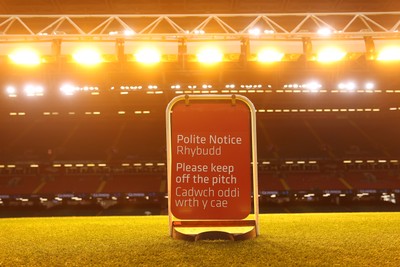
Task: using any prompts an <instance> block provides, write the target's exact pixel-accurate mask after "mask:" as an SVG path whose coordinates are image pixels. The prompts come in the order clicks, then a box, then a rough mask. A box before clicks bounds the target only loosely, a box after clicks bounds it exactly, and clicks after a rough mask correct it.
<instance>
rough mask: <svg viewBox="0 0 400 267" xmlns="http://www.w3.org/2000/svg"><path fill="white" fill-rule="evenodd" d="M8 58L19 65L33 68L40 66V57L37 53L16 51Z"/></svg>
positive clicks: (23, 50) (25, 50)
mask: <svg viewBox="0 0 400 267" xmlns="http://www.w3.org/2000/svg"><path fill="white" fill-rule="evenodd" d="M9 58H10V59H11V60H12V61H13V62H14V63H15V64H19V65H28V66H34V65H38V64H40V56H39V54H38V53H37V52H35V51H33V50H29V49H21V50H17V51H15V52H13V53H11V54H10V55H9Z"/></svg>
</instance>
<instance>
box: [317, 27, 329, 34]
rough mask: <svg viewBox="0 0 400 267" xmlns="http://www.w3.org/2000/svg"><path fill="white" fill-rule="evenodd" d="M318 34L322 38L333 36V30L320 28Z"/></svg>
mask: <svg viewBox="0 0 400 267" xmlns="http://www.w3.org/2000/svg"><path fill="white" fill-rule="evenodd" d="M317 33H318V35H321V36H330V35H331V34H332V30H331V29H329V28H320V29H318V31H317Z"/></svg>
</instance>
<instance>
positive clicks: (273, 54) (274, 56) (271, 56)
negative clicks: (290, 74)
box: [257, 49, 284, 62]
mask: <svg viewBox="0 0 400 267" xmlns="http://www.w3.org/2000/svg"><path fill="white" fill-rule="evenodd" d="M283 56H284V54H283V53H281V52H279V51H276V50H275V49H265V50H261V51H260V52H259V53H258V54H257V61H259V62H276V61H281V60H282V58H283Z"/></svg>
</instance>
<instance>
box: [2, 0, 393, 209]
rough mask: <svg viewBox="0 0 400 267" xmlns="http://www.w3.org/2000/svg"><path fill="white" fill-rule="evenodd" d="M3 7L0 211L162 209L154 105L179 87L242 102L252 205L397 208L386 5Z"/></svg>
mask: <svg viewBox="0 0 400 267" xmlns="http://www.w3.org/2000/svg"><path fill="white" fill-rule="evenodd" d="M9 2H12V1H9ZM15 2H21V3H22V4H21V3H19V4H20V5H17V4H12V3H7V4H2V5H0V11H2V14H3V15H0V70H1V72H2V75H1V76H0V89H1V93H0V133H1V135H0V136H1V138H0V207H3V208H5V207H23V206H40V207H48V208H52V207H54V206H59V205H63V204H68V205H72V206H74V205H75V206H76V205H92V204H93V203H94V204H96V205H100V206H101V207H103V208H109V207H110V206H115V205H122V206H123V205H127V204H129V203H130V204H132V203H133V205H136V206H137V207H139V208H138V209H139V210H142V208H143V207H144V208H143V209H145V210H152V212H159V213H160V212H161V213H162V212H165V208H166V206H165V205H166V200H165V199H166V197H167V194H166V191H167V190H166V189H167V177H166V140H165V139H166V137H165V107H166V106H167V104H168V102H169V101H170V100H171V99H172V98H173V97H175V96H177V95H182V94H242V95H245V96H246V97H248V98H249V99H250V100H251V101H252V102H253V103H254V105H255V108H256V111H257V140H258V146H257V148H258V160H259V162H258V168H259V189H260V190H259V194H260V198H261V205H265V206H267V207H268V206H271V205H280V204H282V203H283V204H285V205H286V204H287V203H298V202H299V203H300V202H301V203H303V202H308V203H311V202H319V203H331V204H335V205H339V204H341V203H354V202H360V201H363V200H365V199H368V200H372V201H373V203H382V202H385V203H390V204H393V205H397V206H398V204H399V203H400V165H399V161H400V140H399V138H398V137H399V136H400V126H399V121H400V77H399V75H398V69H399V68H400V36H399V33H398V30H399V27H400V12H394V11H393V10H399V9H398V8H399V7H400V5H399V3H398V2H397V1H394V0H393V1H382V3H383V4H379V5H378V6H377V5H376V3H375V4H374V3H373V2H375V1H365V4H364V6H361V7H360V6H357V7H355V6H351V5H349V4H348V3H347V1H339V0H338V1H320V5H319V6H317V5H314V4H312V5H311V2H310V1H268V3H266V2H265V1H264V2H265V3H264V2H263V1H261V3H260V1H234V0H232V1H223V2H224V3H225V4H224V5H223V4H217V3H211V2H208V1H205V2H204V3H203V4H200V1H193V2H192V1H170V2H171V5H172V6H170V7H168V6H166V5H164V1H153V2H157V5H156V7H155V9H153V8H152V9H150V8H149V4H144V3H136V4H129V3H128V2H129V1H125V2H124V4H123V5H122V4H121V1H111V0H110V1H99V4H98V5H97V4H96V5H97V11H96V12H94V14H91V15H88V14H89V12H88V10H91V8H92V6H93V5H91V4H89V3H86V4H85V1H82V2H83V3H82V4H78V3H75V4H69V5H67V4H65V3H64V2H63V1H61V0H60V1H58V0H53V1H48V2H49V5H48V6H47V8H44V7H43V6H40V5H35V4H31V2H30V1H15ZM295 2H296V3H297V4H294V3H295ZM23 3H25V5H24V4H23ZM245 3H246V4H245ZM125 7H129V8H130V9H131V10H134V11H135V12H132V14H131V13H130V14H127V12H126V11H125ZM173 7H174V8H175V9H174V8H173ZM396 8H397V9H396ZM158 9H160V10H158ZM153 10H154V12H151V11H153ZM161 10H164V12H161ZM173 10H179V11H180V12H173ZM109 11H110V12H111V13H112V14H111V15H110V13H108V12H109ZM124 11H125V12H124ZM266 11H268V12H266ZM271 11H272V12H271ZM294 11H295V12H294ZM371 11H373V12H371ZM165 12H167V13H165ZM157 13H158V14H161V15H154V14H157ZM16 14H18V15H16ZM38 14H40V15H38ZM71 14H73V15H71ZM116 14H118V15H116ZM163 14H165V15H163ZM77 203H79V204H77ZM121 203H122V204H121ZM136 206H135V207H136ZM154 210H156V211H154Z"/></svg>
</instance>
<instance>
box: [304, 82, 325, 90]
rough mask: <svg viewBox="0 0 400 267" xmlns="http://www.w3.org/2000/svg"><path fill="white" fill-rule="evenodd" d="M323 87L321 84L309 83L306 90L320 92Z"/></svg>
mask: <svg viewBox="0 0 400 267" xmlns="http://www.w3.org/2000/svg"><path fill="white" fill-rule="evenodd" d="M321 87H322V85H321V84H320V83H319V82H315V81H314V82H309V83H307V84H306V85H305V88H307V89H308V90H310V91H311V92H319V89H321Z"/></svg>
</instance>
